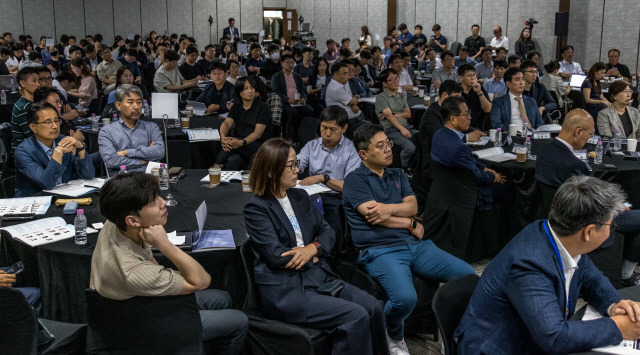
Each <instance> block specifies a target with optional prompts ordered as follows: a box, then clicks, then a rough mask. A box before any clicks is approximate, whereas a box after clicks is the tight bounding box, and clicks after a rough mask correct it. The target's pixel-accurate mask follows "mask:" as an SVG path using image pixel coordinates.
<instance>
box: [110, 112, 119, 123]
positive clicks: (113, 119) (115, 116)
mask: <svg viewBox="0 0 640 355" xmlns="http://www.w3.org/2000/svg"><path fill="white" fill-rule="evenodd" d="M111 122H118V114H117V113H114V114H113V118H111Z"/></svg>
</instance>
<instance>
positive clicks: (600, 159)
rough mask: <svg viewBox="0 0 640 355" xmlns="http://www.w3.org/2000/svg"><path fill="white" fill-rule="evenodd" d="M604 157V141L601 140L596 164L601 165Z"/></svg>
mask: <svg viewBox="0 0 640 355" xmlns="http://www.w3.org/2000/svg"><path fill="white" fill-rule="evenodd" d="M603 155H604V147H603V146H602V141H601V140H599V141H598V144H597V145H596V157H595V159H593V162H594V164H596V165H601V164H602V156H603Z"/></svg>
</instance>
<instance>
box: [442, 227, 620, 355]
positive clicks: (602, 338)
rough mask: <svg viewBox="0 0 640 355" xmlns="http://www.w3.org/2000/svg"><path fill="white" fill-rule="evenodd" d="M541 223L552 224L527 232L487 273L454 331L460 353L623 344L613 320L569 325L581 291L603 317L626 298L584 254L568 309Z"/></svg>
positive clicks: (583, 348) (546, 350)
mask: <svg viewBox="0 0 640 355" xmlns="http://www.w3.org/2000/svg"><path fill="white" fill-rule="evenodd" d="M543 223H547V221H546V220H539V221H535V222H533V223H531V224H530V225H528V226H527V227H525V229H523V230H522V231H521V232H520V233H518V235H516V236H515V237H514V238H513V239H512V240H511V241H510V242H509V243H508V244H507V245H506V246H505V247H504V248H503V249H502V251H500V253H499V254H498V255H497V256H496V257H495V258H494V259H493V260H492V261H491V263H490V264H489V266H487V268H486V269H485V270H484V272H483V273H482V277H481V278H480V281H479V283H478V285H477V286H476V289H475V291H474V293H473V296H472V297H471V300H470V302H469V305H468V306H467V310H466V311H465V313H464V315H463V316H462V320H461V321H460V325H459V326H458V329H457V330H456V331H455V333H454V337H456V338H458V354H460V355H465V354H542V353H554V354H567V353H574V352H581V351H587V350H589V349H591V348H595V347H601V346H606V345H612V344H618V343H620V342H621V341H622V335H621V334H620V331H619V330H618V327H617V326H616V324H615V323H614V322H613V320H611V318H609V317H604V318H601V319H597V320H592V321H588V322H582V321H569V318H571V316H572V315H573V313H574V311H575V306H576V302H577V300H578V296H579V295H580V293H582V295H583V297H584V299H585V300H586V301H587V302H589V303H590V304H591V305H593V306H594V307H595V308H596V309H597V310H598V311H599V312H600V313H601V314H606V312H607V309H608V307H609V306H611V305H612V304H613V303H617V302H619V301H620V296H619V295H618V292H617V291H616V290H615V289H614V288H613V286H612V285H611V282H609V280H608V279H607V278H606V277H605V276H604V275H603V274H602V272H601V271H600V270H598V268H597V267H596V266H595V265H594V264H593V263H592V262H591V260H590V259H589V256H587V255H582V256H581V258H580V261H579V262H578V268H577V269H576V270H575V273H574V274H573V277H572V278H571V285H570V288H569V297H568V300H569V305H568V306H567V305H566V299H567V297H566V295H565V293H566V292H565V283H564V272H563V270H562V268H561V267H560V260H559V258H558V254H557V253H556V252H555V250H554V247H553V245H552V244H551V242H550V240H549V237H548V236H547V234H546V233H545V231H544V226H543ZM547 226H548V225H547ZM549 232H550V233H551V230H549ZM567 307H568V308H569V312H568V314H566V313H565V309H566V308H567Z"/></svg>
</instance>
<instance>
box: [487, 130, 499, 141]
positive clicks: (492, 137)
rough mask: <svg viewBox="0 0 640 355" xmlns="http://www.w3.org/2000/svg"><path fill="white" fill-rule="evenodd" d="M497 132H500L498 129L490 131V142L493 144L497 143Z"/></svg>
mask: <svg viewBox="0 0 640 355" xmlns="http://www.w3.org/2000/svg"><path fill="white" fill-rule="evenodd" d="M496 132H498V130H497V129H490V130H489V140H490V141H492V142H495V141H496Z"/></svg>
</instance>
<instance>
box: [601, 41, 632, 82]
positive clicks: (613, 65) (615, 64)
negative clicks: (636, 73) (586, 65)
mask: <svg viewBox="0 0 640 355" xmlns="http://www.w3.org/2000/svg"><path fill="white" fill-rule="evenodd" d="M607 56H608V57H609V62H608V63H607V73H606V74H605V75H606V76H613V77H616V78H620V79H623V80H625V81H627V82H629V83H630V82H631V72H629V67H628V66H626V65H624V64H621V63H620V62H619V61H620V51H619V50H617V49H615V48H613V49H609V53H608V54H607Z"/></svg>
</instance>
